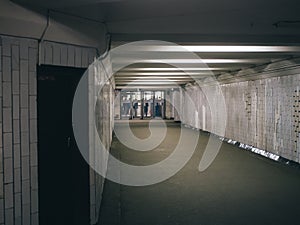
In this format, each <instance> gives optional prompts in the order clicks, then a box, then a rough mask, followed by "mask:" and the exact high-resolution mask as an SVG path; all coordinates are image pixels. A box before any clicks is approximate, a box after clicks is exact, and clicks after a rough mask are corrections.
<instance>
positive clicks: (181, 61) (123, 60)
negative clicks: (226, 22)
mask: <svg viewBox="0 0 300 225" xmlns="http://www.w3.org/2000/svg"><path fill="white" fill-rule="evenodd" d="M259 62H265V60H263V59H200V58H199V59H130V58H118V59H113V63H126V64H129V63H168V64H185V63H198V64H199V65H201V64H203V63H259ZM203 66H204V65H203Z"/></svg>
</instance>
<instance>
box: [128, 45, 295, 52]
mask: <svg viewBox="0 0 300 225" xmlns="http://www.w3.org/2000/svg"><path fill="white" fill-rule="evenodd" d="M129 51H130V52H186V51H191V52H206V53H209V52H212V53H217V52H223V53H224V52H228V53H234V52H248V53H249V52H262V53H263V52H265V53H268V52H300V46H259V45H172V46H164V45H162V46H158V45H149V46H135V48H132V49H130V50H129Z"/></svg>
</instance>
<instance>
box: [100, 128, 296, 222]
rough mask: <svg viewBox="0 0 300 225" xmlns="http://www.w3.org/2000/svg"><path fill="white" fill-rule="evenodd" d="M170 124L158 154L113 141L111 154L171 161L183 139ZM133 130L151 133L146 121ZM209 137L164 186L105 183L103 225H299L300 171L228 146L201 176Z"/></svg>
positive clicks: (128, 159) (127, 159)
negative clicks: (203, 155)
mask: <svg viewBox="0 0 300 225" xmlns="http://www.w3.org/2000/svg"><path fill="white" fill-rule="evenodd" d="M167 124H168V130H167V136H166V138H165V140H164V141H163V142H162V143H161V145H160V146H158V147H157V148H156V149H155V150H153V151H151V152H136V151H132V150H130V149H128V148H127V147H125V146H124V145H123V144H122V143H120V142H119V141H118V139H117V138H114V140H113V144H112V154H113V155H115V156H117V157H119V158H120V159H121V160H122V161H124V162H128V163H131V164H134V165H149V164H152V163H155V162H158V161H160V160H162V159H164V158H166V157H167V156H168V155H169V154H170V153H171V152H172V151H173V149H174V147H175V146H176V144H177V142H178V137H179V136H180V124H176V123H167ZM116 126H120V124H119V125H118V124H116ZM184 129H187V128H184ZM131 130H132V131H133V133H135V134H136V136H138V137H140V138H146V137H147V136H148V135H149V134H150V133H149V129H148V124H147V123H145V122H144V123H143V122H138V123H135V122H131ZM189 132H191V133H192V132H198V131H193V130H190V129H189ZM208 138H209V136H207V135H206V134H203V133H200V138H199V141H198V146H197V149H196V151H195V153H194V155H193V157H192V159H191V160H190V161H189V162H188V163H187V164H186V166H185V167H184V168H183V169H182V170H180V171H179V172H178V173H177V174H176V175H175V176H173V177H171V178H170V179H168V180H165V181H164V182H161V183H158V184H154V185H150V186H144V187H130V186H124V185H119V184H116V183H113V182H111V181H106V184H105V187H104V193H103V195H104V197H103V201H102V207H101V212H100V222H99V225H119V224H120V225H176V224H178V225H196V224H197V225H234V224H237V225H248V224H249V225H260V224H261V225H267V224H272V225H276V224H278V225H279V224H280V225H283V224H291V225H292V224H293V225H294V224H295V225H296V224H300V214H299V213H300V171H299V170H298V169H296V168H292V167H289V166H286V165H282V164H279V163H277V162H274V161H271V160H269V159H266V158H263V157H260V156H258V155H255V154H252V153H250V152H247V151H244V150H241V149H238V148H237V147H235V146H232V145H229V144H225V143H224V144H223V145H222V147H221V150H220V152H219V154H218V155H217V157H216V159H215V160H214V161H213V163H212V164H211V166H210V167H209V168H208V169H207V170H205V171H204V172H199V171H198V169H197V168H198V165H199V161H200V159H201V157H202V154H203V151H204V149H205V146H206V143H207V141H208ZM187 148H188V146H187Z"/></svg>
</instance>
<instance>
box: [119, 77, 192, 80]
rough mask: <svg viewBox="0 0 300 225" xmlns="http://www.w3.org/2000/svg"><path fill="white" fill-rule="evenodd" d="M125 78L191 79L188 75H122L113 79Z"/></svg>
mask: <svg viewBox="0 0 300 225" xmlns="http://www.w3.org/2000/svg"><path fill="white" fill-rule="evenodd" d="M127 79H193V78H192V77H189V76H149V77H146V76H124V77H118V76H116V77H115V80H127Z"/></svg>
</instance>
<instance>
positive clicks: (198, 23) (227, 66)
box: [13, 0, 300, 88]
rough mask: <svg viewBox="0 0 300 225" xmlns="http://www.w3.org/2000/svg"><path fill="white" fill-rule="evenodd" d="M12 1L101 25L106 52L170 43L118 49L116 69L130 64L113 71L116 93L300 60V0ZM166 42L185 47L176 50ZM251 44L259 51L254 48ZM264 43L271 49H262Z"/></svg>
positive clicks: (115, 59)
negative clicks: (109, 47)
mask: <svg viewBox="0 0 300 225" xmlns="http://www.w3.org/2000/svg"><path fill="white" fill-rule="evenodd" d="M13 2H16V3H18V4H21V5H23V6H26V7H28V8H30V9H33V10H36V11H39V12H45V11H46V10H48V9H50V10H51V11H50V12H51V13H52V14H60V15H63V16H65V17H68V18H72V17H76V18H81V19H83V20H86V21H91V22H93V23H95V22H96V23H101V24H104V25H105V26H106V29H107V32H108V33H110V35H111V39H112V45H113V46H112V47H116V46H119V45H121V44H124V43H128V42H130V41H141V40H162V41H168V42H166V44H165V45H164V44H162V43H160V44H159V45H158V46H157V45H156V44H155V43H152V44H150V45H149V44H146V45H145V46H144V45H143V44H140V46H139V48H134V49H132V48H131V49H130V50H129V51H125V52H124V51H122V52H120V54H119V55H117V56H116V57H114V59H113V63H114V64H113V65H114V66H115V67H116V68H118V64H120V65H121V64H122V63H123V64H124V65H125V64H126V65H127V64H131V65H129V66H126V68H125V69H122V70H120V71H116V72H117V73H116V75H115V78H116V84H117V87H119V88H124V87H128V85H129V86H132V87H133V88H137V87H140V88H143V87H144V88H154V87H168V86H172V85H173V84H174V83H175V84H176V85H184V84H186V83H189V82H191V81H194V80H195V79H197V80H204V79H205V78H206V77H207V76H209V75H212V74H214V75H216V76H217V77H220V76H222V75H223V74H226V73H228V72H235V71H239V70H241V69H245V68H255V67H257V66H260V65H266V64H269V63H271V62H276V61H281V60H284V59H290V58H295V57H298V56H299V55H300V49H299V47H298V45H299V40H300V14H299V11H300V2H299V0H272V1H269V0H267V1H261V0H251V1H245V0H227V1H220V0H218V1H216V0H185V1H179V0H147V1H145V0H51V1H49V0H13ZM170 42H174V43H176V44H180V45H183V46H184V47H183V48H178V47H176V46H177V45H176V44H170ZM197 46H198V47H197ZM205 46H206V47H205ZM224 46H225V47H224ZM226 46H227V47H226ZM243 46H244V47H243ZM257 46H260V48H255V47H257ZM263 46H265V48H263ZM268 46H269V47H270V46H271V48H269V49H268V48H266V47H268ZM280 46H281V47H280ZM286 46H290V48H285V47H286ZM190 51H192V52H195V54H196V55H197V57H199V58H201V59H202V61H201V63H200V64H201V65H200V66H199V60H198V61H197V60H196V61H197V62H196V63H195V62H193V60H194V59H195V58H194V57H196V56H195V55H193V56H191V53H190ZM144 57H146V58H144ZM151 57H152V58H151ZM141 59H147V60H141ZM132 63H133V64H132ZM170 63H171V64H173V65H170ZM202 64H203V65H204V64H205V66H203V65H202ZM176 67H180V68H179V69H178V68H177V69H176ZM203 67H207V68H209V70H207V68H206V70H203ZM187 71H188V72H187ZM137 80H138V81H137ZM133 81H136V82H135V83H132V82H133ZM170 81H171V83H170Z"/></svg>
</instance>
